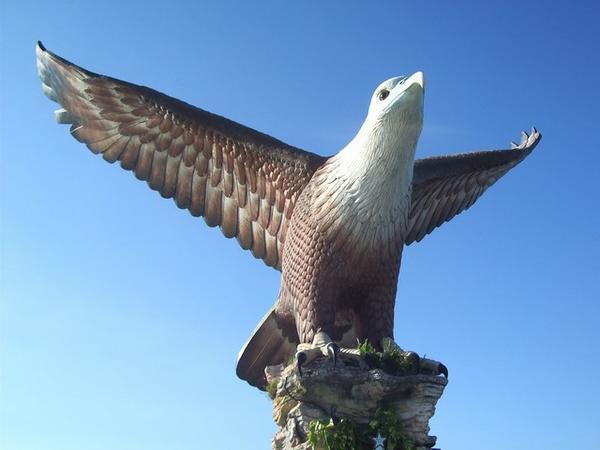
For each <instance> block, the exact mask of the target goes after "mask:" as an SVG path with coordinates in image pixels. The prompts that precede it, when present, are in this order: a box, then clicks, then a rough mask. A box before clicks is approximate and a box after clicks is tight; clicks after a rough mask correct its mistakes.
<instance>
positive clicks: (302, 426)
mask: <svg viewBox="0 0 600 450" xmlns="http://www.w3.org/2000/svg"><path fill="white" fill-rule="evenodd" d="M267 378H268V379H269V381H271V382H273V383H275V382H277V392H276V394H275V398H274V399H273V418H274V420H275V422H276V423H277V425H279V427H280V428H279V431H278V433H277V434H276V435H275V437H274V438H273V448H274V449H276V450H291V449H294V450H300V449H310V448H311V446H310V444H308V443H307V442H306V438H307V434H308V427H309V423H310V422H311V421H312V420H314V419H319V420H329V418H330V417H334V418H342V417H345V418H348V419H351V420H352V421H354V422H356V423H366V422H368V421H369V420H370V419H371V418H372V416H373V414H374V413H375V411H376V410H377V408H379V407H380V406H381V405H382V404H385V405H387V406H392V407H393V408H394V409H395V410H396V411H397V414H398V417H399V419H400V421H401V423H402V429H403V431H404V432H405V433H406V434H407V435H408V436H410V437H411V438H412V439H413V440H414V442H415V444H416V446H417V449H418V450H426V449H430V448H431V447H433V445H434V444H435V441H436V438H435V437H434V436H429V435H428V433H429V420H430V419H431V417H432V416H433V414H434V412H435V405H436V403H437V401H438V399H439V398H440V397H441V395H442V393H443V391H444V388H445V386H446V384H447V383H448V381H447V380H446V378H444V377H443V376H433V375H423V374H419V375H408V376H394V375H390V374H388V373H385V372H383V371H382V370H380V369H369V368H368V367H367V366H366V365H365V364H364V362H362V361H359V360H355V359H354V360H352V359H345V358H344V359H343V360H342V361H338V365H337V367H336V368H335V369H334V367H333V364H332V362H331V361H330V360H326V359H319V360H316V361H313V362H312V363H311V364H310V365H308V366H306V368H303V370H302V377H300V376H299V374H298V371H297V370H296V369H295V367H294V366H293V365H290V366H288V367H285V368H284V367H283V366H273V367H270V368H268V370H267Z"/></svg>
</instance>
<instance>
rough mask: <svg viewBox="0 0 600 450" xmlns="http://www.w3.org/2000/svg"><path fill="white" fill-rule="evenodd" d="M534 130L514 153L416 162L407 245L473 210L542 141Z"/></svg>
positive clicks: (441, 158)
mask: <svg viewBox="0 0 600 450" xmlns="http://www.w3.org/2000/svg"><path fill="white" fill-rule="evenodd" d="M541 137H542V136H541V134H540V133H539V132H538V131H537V130H536V129H535V128H533V129H532V130H531V134H530V135H528V134H527V133H525V132H523V133H522V139H521V143H520V144H519V145H517V144H515V143H513V148H512V149H510V150H496V151H487V152H475V153H462V154H458V155H449V156H436V157H432V158H424V159H419V160H416V161H415V165H414V172H413V186H412V205H411V210H410V216H409V231H408V234H407V237H406V240H405V243H406V244H407V245H408V244H411V243H412V242H414V241H417V242H419V241H420V240H421V239H423V238H424V237H425V236H426V235H427V234H429V233H431V232H432V231H433V230H434V229H435V228H437V227H439V226H440V225H442V224H443V223H444V222H447V221H449V220H450V219H452V218H453V217H454V216H456V215H457V214H460V213H461V212H462V211H464V210H466V209H467V208H469V207H470V206H471V205H472V204H473V203H475V201H476V200H477V199H478V198H479V197H480V196H481V195H482V194H483V193H484V192H485V190H486V189H487V188H489V187H490V186H491V185H492V184H494V183H495V182H496V181H497V180H498V179H499V178H500V177H502V176H503V175H504V174H505V173H507V172H508V171H509V170H510V169H512V168H513V167H515V166H516V165H517V164H519V163H520V162H521V161H523V159H525V157H526V156H527V155H529V153H531V152H532V151H533V149H534V148H535V146H536V145H537V144H538V142H539V141H540V139H541Z"/></svg>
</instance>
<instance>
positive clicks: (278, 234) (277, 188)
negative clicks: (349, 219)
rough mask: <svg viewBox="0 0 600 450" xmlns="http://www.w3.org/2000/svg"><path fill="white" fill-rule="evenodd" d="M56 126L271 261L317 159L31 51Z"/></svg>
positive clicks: (40, 48)
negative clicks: (66, 127) (56, 106)
mask: <svg viewBox="0 0 600 450" xmlns="http://www.w3.org/2000/svg"><path fill="white" fill-rule="evenodd" d="M36 55H37V67H38V73H39V76H40V79H41V81H42V88H43V91H44V93H45V94H46V95H47V96H48V97H49V98H50V99H51V100H53V101H55V102H57V103H59V104H60V105H61V106H62V109H59V110H58V111H56V113H55V114H56V119H57V121H58V122H59V123H67V124H71V134H72V135H73V136H74V137H75V138H76V139H77V140H79V141H80V142H82V143H84V144H86V145H87V147H88V148H89V149H90V150H91V151H92V152H94V153H96V154H101V155H102V157H103V158H104V159H105V160H106V161H108V162H110V163H114V162H117V161H119V162H120V165H121V167H122V168H123V169H126V170H129V171H132V172H133V173H134V174H135V176H136V177H137V178H138V179H140V180H145V181H147V182H148V185H149V186H150V188H152V189H153V190H156V191H158V192H159V193H160V195H161V196H163V197H165V198H173V199H174V201H175V203H176V205H177V206H178V207H179V208H182V209H188V210H189V211H190V213H191V214H192V215H194V216H202V217H204V219H205V221H206V223H207V224H208V225H209V226H211V227H214V226H219V227H220V228H221V230H222V232H223V234H224V235H225V236H226V237H228V238H231V237H236V238H237V240H238V241H239V243H240V245H241V246H242V248H244V249H249V250H250V251H251V252H252V254H253V255H254V256H255V257H256V258H260V259H263V260H264V262H265V263H266V264H267V265H269V266H273V267H275V268H280V264H281V255H282V250H283V244H284V242H285V234H286V230H287V222H288V221H289V219H290V217H291V215H292V212H293V208H294V203H295V201H296V199H297V197H298V195H299V194H300V192H301V191H302V190H303V189H304V187H305V186H306V184H307V183H308V181H309V180H310V178H311V177H312V174H313V173H314V172H315V171H316V169H317V168H318V167H319V166H321V165H322V164H323V163H324V162H325V160H326V158H324V157H321V156H318V155H316V154H313V153H310V152H307V151H303V150H300V149H298V148H295V147H292V146H289V145H287V144H285V143H283V142H281V141H279V140H277V139H275V138H273V137H271V136H268V135H266V134H263V133H260V132H258V131H256V130H253V129H251V128H248V127H245V126H243V125H240V124H238V123H236V122H233V121H231V120H229V119H226V118H224V117H221V116H218V115H216V114H212V113H210V112H208V111H204V110H202V109H199V108H196V107H194V106H191V105H189V104H187V103H184V102H182V101H180V100H177V99H175V98H172V97H169V96H167V95H164V94H162V93H160V92H157V91H155V90H153V89H150V88H147V87H144V86H138V85H135V84H132V83H128V82H125V81H121V80H117V79H115V78H110V77H107V76H103V75H99V74H96V73H93V72H89V71H87V70H85V69H83V68H81V67H78V66H76V65H75V64H72V63H70V62H69V61H67V60H65V59H63V58H61V57H60V56H58V55H55V54H53V53H52V52H50V51H48V50H46V49H45V48H44V47H43V45H42V44H41V43H38V46H37V49H36Z"/></svg>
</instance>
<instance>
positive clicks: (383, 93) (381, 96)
mask: <svg viewBox="0 0 600 450" xmlns="http://www.w3.org/2000/svg"><path fill="white" fill-rule="evenodd" d="M388 95H390V91H388V90H387V89H382V90H381V91H379V94H378V95H377V98H378V99H379V100H385V99H386V98H387V97H388Z"/></svg>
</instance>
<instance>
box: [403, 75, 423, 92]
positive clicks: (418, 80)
mask: <svg viewBox="0 0 600 450" xmlns="http://www.w3.org/2000/svg"><path fill="white" fill-rule="evenodd" d="M404 84H405V85H406V87H407V88H408V87H410V86H412V85H413V84H418V85H419V86H421V89H423V90H425V75H424V74H423V72H421V71H419V72H416V73H413V74H412V75H411V76H410V78H409V79H408V80H406V81H405V82H404Z"/></svg>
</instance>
